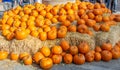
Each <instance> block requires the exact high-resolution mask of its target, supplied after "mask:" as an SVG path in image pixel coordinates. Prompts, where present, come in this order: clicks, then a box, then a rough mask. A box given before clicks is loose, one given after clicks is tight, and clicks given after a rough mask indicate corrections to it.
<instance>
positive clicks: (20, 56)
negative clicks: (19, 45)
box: [19, 52, 29, 60]
mask: <svg viewBox="0 0 120 70" xmlns="http://www.w3.org/2000/svg"><path fill="white" fill-rule="evenodd" d="M27 56H29V54H28V53H27V52H22V53H20V55H19V58H20V60H22V59H23V58H24V57H27Z"/></svg>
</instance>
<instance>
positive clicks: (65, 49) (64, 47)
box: [60, 40, 70, 51]
mask: <svg viewBox="0 0 120 70" xmlns="http://www.w3.org/2000/svg"><path fill="white" fill-rule="evenodd" d="M60 46H61V47H62V49H63V51H67V50H68V49H69V48H70V45H69V42H68V41H66V40H61V42H60Z"/></svg>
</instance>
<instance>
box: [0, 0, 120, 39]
mask: <svg viewBox="0 0 120 70" xmlns="http://www.w3.org/2000/svg"><path fill="white" fill-rule="evenodd" d="M106 13H109V14H110V15H104V14H106ZM114 18H116V16H115V15H113V14H111V11H110V10H109V9H107V8H106V7H105V4H99V3H95V4H92V3H90V2H80V1H76V2H75V3H70V2H68V3H66V4H61V5H55V6H52V5H44V4H39V3H35V4H34V5H31V4H29V5H25V6H24V7H23V8H22V7H20V6H18V7H16V8H15V9H10V10H8V11H6V12H4V14H3V17H2V19H1V20H0V24H1V26H2V35H3V36H4V37H5V38H6V39H8V40H12V39H14V38H16V39H18V40H22V39H25V38H27V36H28V35H31V36H33V37H37V38H40V40H42V41H44V40H46V39H56V38H57V37H58V38H64V37H65V36H66V33H67V32H68V31H72V32H76V31H78V32H80V33H87V34H90V35H92V32H91V31H90V30H89V29H88V27H93V28H94V29H95V30H96V31H99V30H102V31H109V29H110V26H111V25H114V24H116V23H115V21H114ZM117 19H118V21H119V17H117ZM73 21H77V25H76V24H72V23H73ZM58 22H60V27H59V28H57V27H56V26H51V25H52V24H57V23H58ZM98 23H100V24H98ZM64 28H65V30H64Z"/></svg>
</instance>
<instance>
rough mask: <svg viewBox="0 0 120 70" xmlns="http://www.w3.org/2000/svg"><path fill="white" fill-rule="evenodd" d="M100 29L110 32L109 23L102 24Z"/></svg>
mask: <svg viewBox="0 0 120 70" xmlns="http://www.w3.org/2000/svg"><path fill="white" fill-rule="evenodd" d="M100 29H101V30H102V31H104V32H108V31H109V30H110V26H109V25H108V24H102V25H101V27H100Z"/></svg>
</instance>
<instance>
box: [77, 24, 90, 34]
mask: <svg viewBox="0 0 120 70" xmlns="http://www.w3.org/2000/svg"><path fill="white" fill-rule="evenodd" d="M87 30H88V27H87V26H86V25H85V24H81V25H79V26H78V27H77V31H78V32H80V33H86V32H87Z"/></svg>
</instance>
